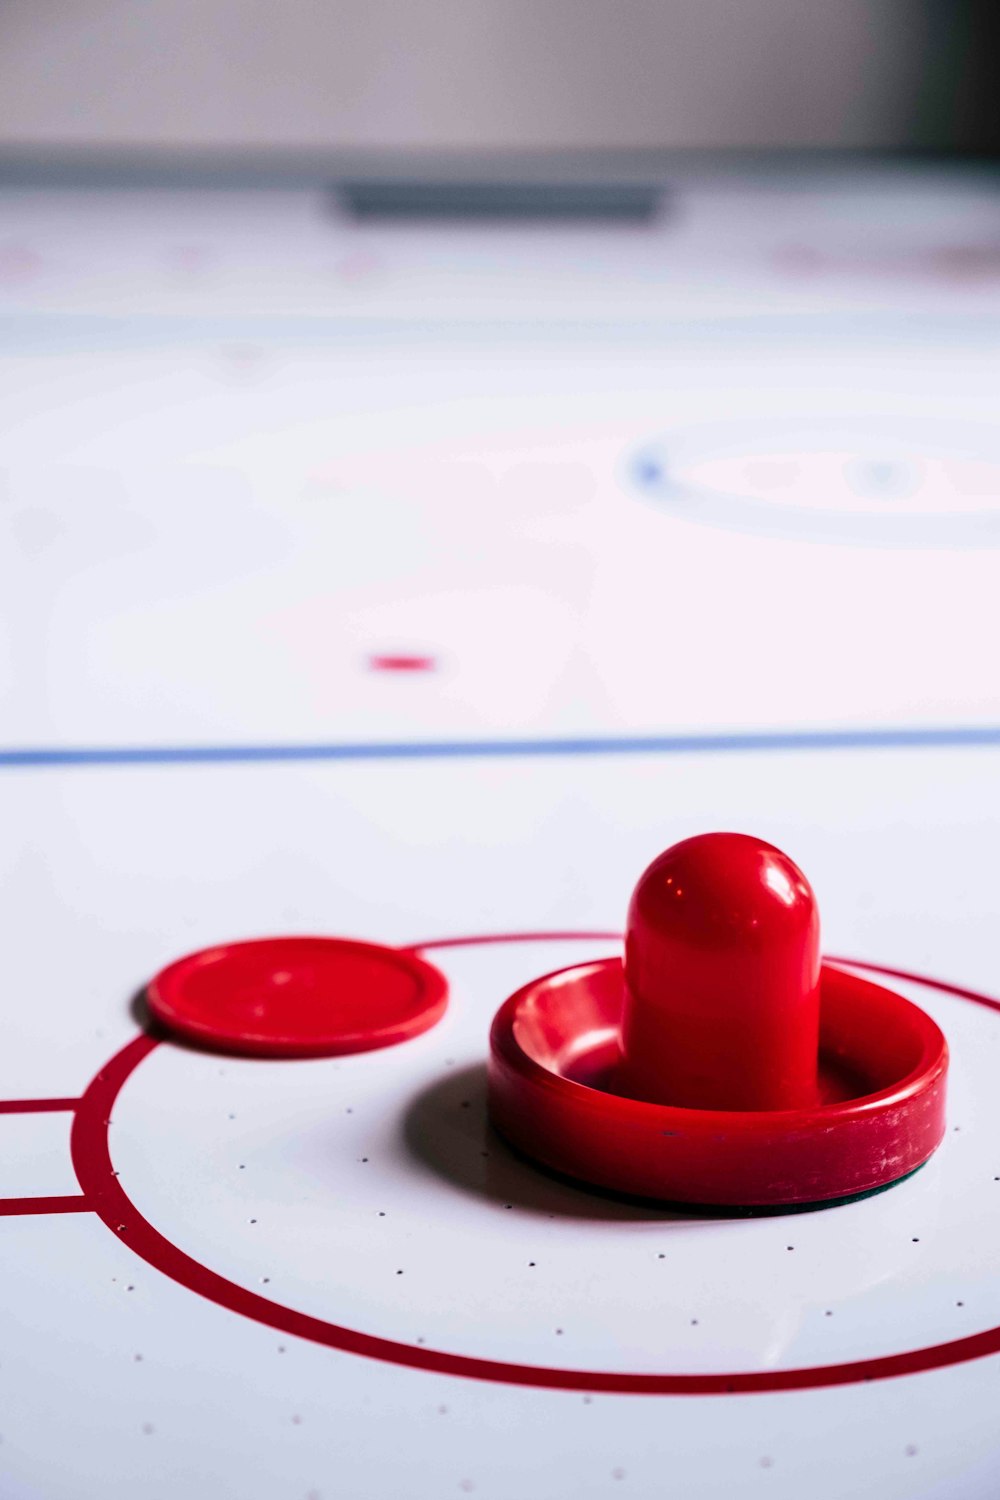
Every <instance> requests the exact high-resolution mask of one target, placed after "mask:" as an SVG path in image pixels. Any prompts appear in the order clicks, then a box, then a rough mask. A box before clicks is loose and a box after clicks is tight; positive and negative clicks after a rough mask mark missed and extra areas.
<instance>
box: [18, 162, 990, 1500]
mask: <svg viewBox="0 0 1000 1500" xmlns="http://www.w3.org/2000/svg"><path fill="white" fill-rule="evenodd" d="M0 212H2V227H0V328H2V330H3V340H2V344H3V347H2V351H0V370H2V397H0V399H2V406H3V421H2V438H0V537H2V540H0V592H2V598H3V610H2V612H0V615H2V617H0V688H2V695H3V705H4V708H3V719H2V741H3V744H2V749H0V801H2V808H3V813H2V822H0V826H2V829H3V836H2V838H0V864H2V868H3V877H4V878H3V884H2V890H3V900H2V903H0V933H2V938H0V955H2V969H3V1005H2V1012H0V1039H2V1042H0V1218H2V1223H0V1265H2V1269H3V1276H2V1284H3V1289H4V1295H3V1298H2V1304H3V1306H2V1312H0V1318H2V1326H3V1334H2V1339H0V1494H2V1495H3V1497H4V1500H81V1497H84V1496H88V1497H89V1496H96V1495H103V1496H123V1497H124V1496H132V1495H139V1494H142V1495H143V1496H146V1497H149V1500H161V1497H162V1500H168V1497H171V1500H172V1497H174V1496H177V1495H181V1494H183V1495H186V1496H190V1497H192V1500H200V1497H203V1496H204V1497H209V1496H211V1497H213V1500H215V1497H223V1496H225V1497H232V1500H279V1497H280V1500H334V1497H343V1496H348V1497H352V1500H384V1497H388V1496H413V1497H423V1496H427V1497H430V1496H434V1497H440V1496H448V1495H462V1494H474V1495H476V1496H480V1497H482V1500H488V1497H498V1500H511V1497H512V1496H519V1497H525V1500H562V1497H571V1496H572V1497H579V1500H585V1497H586V1500H589V1497H597V1496H618V1495H620V1496H623V1497H624V1496H629V1495H631V1496H636V1497H640V1496H641V1497H647V1496H648V1497H652V1496H663V1495H674V1496H678V1497H683V1500H703V1497H715V1496H732V1495H739V1496H743V1495H746V1496H748V1497H750V1496H761V1497H773V1500H778V1497H781V1500H800V1497H802V1496H804V1495H809V1496H811V1497H813V1500H835V1497H837V1500H839V1497H846V1496H849V1495H856V1494H859V1493H861V1492H862V1491H863V1492H865V1493H871V1494H875V1495H879V1496H880V1497H884V1500H890V1497H897V1496H898V1497H903V1496H907V1497H909V1496H914V1497H915V1496H920V1497H927V1500H929V1497H940V1500H945V1497H947V1500H980V1497H983V1500H985V1497H992V1496H995V1495H996V1494H997V1493H998V1491H1000V1425H998V1422H997V1415H996V1414H997V1401H998V1392H1000V1089H998V1087H997V1076H998V1068H1000V1014H998V1011H1000V961H998V957H997V931H998V925H997V924H998V903H1000V876H998V861H997V849H998V846H1000V678H998V672H997V660H998V651H1000V572H998V560H1000V420H998V419H1000V191H998V183H997V180H996V178H995V176H993V175H991V174H990V173H989V172H988V171H986V170H985V169H972V168H961V167H952V168H946V167H943V166H940V165H938V166H917V165H909V166H904V165H900V164H892V163H866V164H860V165H852V164H851V163H850V162H847V163H839V164H834V165H829V166H827V167H825V168H824V169H822V170H821V171H820V170H815V171H810V170H808V169H803V168H801V167H797V168H795V169H794V170H793V169H777V168H773V167H772V168H768V169H766V170H765V169H763V168H753V169H751V168H750V167H747V168H746V169H745V170H743V169H737V170H733V169H732V168H730V169H728V170H726V171H719V172H715V171H713V170H712V168H711V165H710V164H706V163H702V164H701V165H700V166H698V167H697V169H690V170H688V171H687V172H686V173H685V174H682V175H681V177H680V179H679V180H677V181H674V182H672V184H671V187H670V190H669V191H668V192H667V193H666V194H665V195H664V196H663V198H662V201H661V203H660V207H659V209H658V211H656V212H653V213H651V214H648V215H646V216H645V217H643V216H637V217H631V216H628V215H624V216H622V215H619V216H618V217H616V218H605V219H602V218H600V217H597V218H591V219H589V220H586V219H577V218H567V219H564V221H563V222H561V223H559V224H553V223H546V224H542V223H538V222H533V221H530V220H525V219H524V218H521V219H516V220H515V219H504V218H503V217H500V218H494V219H492V220H489V219H485V218H482V219H478V220H475V221H472V220H464V221H463V220H458V221H455V220H453V221H451V222H448V223H444V222H441V221H440V220H436V219H434V218H432V217H427V216H422V215H420V214H414V213H413V212H408V213H406V214H405V215H395V216H393V215H392V214H372V213H358V212H351V211H349V208H348V207H346V206H345V202H344V199H343V198H342V197H338V195H337V194H336V193H331V192H330V191H329V188H328V185H327V184H326V183H324V182H319V181H317V182H315V183H306V182H296V183H291V184H287V183H286V184H284V185H282V184H280V183H279V184H275V183H269V184H266V185H254V184H253V183H249V182H247V181H245V180H244V181H241V182H239V183H231V184H223V183H215V184H206V183H205V182H201V183H200V184H195V185H190V184H188V185H185V184H184V183H183V182H173V183H172V184H171V185H169V186H164V185H162V184H160V185H149V184H148V183H147V184H144V183H142V182H138V181H137V182H132V183H131V184H130V185H127V186H125V185H117V186H116V185H110V184H109V183H108V182H106V181H105V182H96V181H95V182H90V183H87V182H84V181H76V182H68V181H63V182H59V183H54V182H52V181H48V182H46V181H42V180H39V181H32V180H30V179H28V178H25V177H24V176H23V175H22V177H21V178H20V179H19V180H17V181H16V182H15V181H10V182H7V184H6V185H5V186H4V187H3V189H2V191H0ZM719 829H722V830H726V829H733V830H742V831H746V832H750V833H753V834H754V835H756V836H759V837H761V838H763V839H766V840H769V841H771V842H773V843H774V844H775V845H777V846H778V847H779V848H781V849H783V850H785V851H787V853H788V854H789V855H790V856H791V857H792V858H793V859H794V860H795V861H797V863H798V864H799V865H800V866H801V867H802V868H803V869H804V870H806V871H807V872H808V874H809V877H810V879H811V881H812V884H813V886H814V888H815V890H816V892H817V896H818V899H819V902H820V906H821V911H822V920H823V949H824V952H825V953H827V954H830V955H835V956H836V961H837V963H838V964H840V965H841V966H842V967H844V968H845V969H846V970H848V971H849V972H854V973H857V974H859V975H863V976H869V977H879V976H882V977H883V978H885V976H887V975H888V976H891V983H892V984H893V985H894V986H895V987H896V988H897V989H898V990H899V991H900V993H902V994H903V995H904V996H906V997H908V998H910V999H912V1000H914V1001H916V1002H917V1003H918V1004H919V1005H920V1006H921V1007H922V1008H923V1009H924V1010H925V1011H927V1012H928V1013H929V1014H930V1015H931V1016H932V1017H933V1018H934V1019H935V1020H936V1021H937V1022H938V1024H939V1025H940V1027H941V1028H942V1029H943V1031H944V1033H945V1035H946V1036H947V1039H948V1044H949V1047H950V1051H951V1073H950V1082H949V1095H948V1106H947V1128H946V1134H945V1138H944V1141H943V1143H942V1145H941V1148H940V1150H939V1151H938V1152H937V1153H936V1154H935V1155H934V1157H933V1158H932V1160H931V1161H930V1162H929V1163H928V1164H927V1165H926V1166H925V1167H924V1168H923V1169H922V1170H920V1171H919V1172H917V1173H916V1174H915V1175H913V1176H912V1177H910V1178H908V1179H907V1180H906V1181H904V1182H901V1183H900V1184H898V1185H897V1186H895V1187H893V1188H892V1189H891V1190H890V1191H887V1192H885V1193H881V1194H879V1195H877V1196H872V1197H866V1198H863V1199H861V1200H859V1201H855V1202H850V1203H844V1204H840V1205H838V1206H835V1207H832V1208H826V1209H824V1210H822V1211H816V1212H809V1213H794V1214H765V1215H759V1214H754V1215H739V1214H736V1215H730V1214H717V1213H709V1212H706V1211H697V1210H690V1209H689V1210H683V1209H679V1208H677V1207H666V1206H664V1205H663V1204H660V1203H655V1202H649V1201H637V1200H636V1199H634V1198H628V1197H618V1196H615V1195H614V1194H613V1193H611V1194H609V1193H600V1194H598V1193H595V1192H591V1191H589V1190H588V1189H587V1188H586V1187H585V1186H582V1185H579V1184H574V1183H572V1182H567V1181H565V1180H562V1179H559V1178H556V1177H553V1176H550V1175H546V1174H545V1173H542V1172H540V1171H538V1170H537V1169H536V1168H535V1166H533V1165H532V1164H531V1162H529V1161H527V1160H525V1159H524V1158H523V1157H522V1156H520V1155H518V1154H516V1153H515V1152H513V1151H512V1150H511V1149H510V1148H509V1147H508V1146H507V1145H506V1144H505V1142H504V1140H503V1139H502V1138H501V1137H500V1136H498V1135H497V1134H496V1133H495V1132H494V1131H493V1129H492V1128H491V1126H490V1123H489V1120H488V1117H487V1111H486V1057H487V1037H488V1032H489V1027H490V1022H491V1019H492V1017H493V1015H494V1013H495V1012H496V1011H497V1009H498V1007H499V1006H500V1005H501V1004H502V1003H503V1002H504V1000H505V999H506V998H507V997H508V996H510V995H511V994H512V993H513V992H515V991H517V990H518V989H519V988H520V987H521V986H523V985H525V984H526V983H528V982H529V981H530V980H532V979H533V978H534V977H536V976H538V975H541V974H545V973H547V972H549V971H552V970H555V969H558V968H560V967H561V966H564V965H568V964H574V963H579V962H584V961H586V960H590V959H597V958H607V957H613V956H614V955H615V954H616V953H617V952H618V951H619V948H620V935H621V932H622V928H623V923H624V918H625V908H626V904H627V902H628V897H629V893H630V891H631V889H632V887H633V885H634V884H635V881H636V878H637V876H638V875H639V872H640V871H641V870H642V869H643V868H644V866H645V865H647V864H648V863H649V861H650V860H651V859H652V858H653V857H654V856H655V855H656V854H657V853H658V852H659V851H660V850H661V849H664V848H665V847H666V846H667V845H669V844H672V843H674V842H675V841H676V840H678V839H682V838H685V837H687V836H690V835H693V834H697V833H700V832H703V831H706V830H719ZM280 934H300V935H316V936H328V935H332V936H340V937H349V938H354V939H359V940H363V941H366V942H368V943H372V944H378V945H382V946H383V947H385V948H387V949H392V950H397V951H399V952H400V953H401V954H404V955H412V956H414V957H416V958H418V959H420V960H422V961H424V962H425V963H429V964H431V965H433V966H434V968H435V969H436V970H437V971H439V972H440V974H441V975H443V977H444V980H445V981H446V982H447V988H448V1004H447V1008H446V1009H445V1010H444V1013H443V1015H441V1017H440V1019H438V1020H437V1021H436V1024H434V1025H433V1026H429V1027H428V1029H426V1030H424V1031H423V1032H422V1033H421V1034H420V1035H414V1036H411V1037H410V1038H409V1039H407V1040H403V1041H400V1042H399V1044H398V1045H393V1046H385V1047H382V1048H379V1049H376V1050H368V1051H364V1052H357V1053H349V1054H348V1055H342V1056H322V1057H313V1058H298V1057H282V1058H277V1057H270V1058H262V1057H249V1056H239V1055H234V1054H233V1052H232V1051H231V1050H229V1049H225V1048H223V1049H213V1048H212V1047H205V1046H203V1047H194V1046H188V1045H185V1044H184V1043H183V1041H182V1040H181V1039H179V1038H178V1037H176V1036H173V1035H171V1034H170V1033H169V1032H166V1033H165V1032H163V1031H162V1030H161V1029H159V1028H158V1027H157V1026H156V1025H154V1024H153V1023H152V1022H151V1019H150V1014H149V1008H148V1004H147V1000H146V998H145V992H146V987H147V985H148V984H149V981H150V979H151V978H152V976H153V975H154V974H156V973H157V972H158V971H160V970H162V969H163V967H164V966H165V965H167V964H169V963H170V962H171V961H173V960H175V959H177V958H178V957H180V956H181V955H183V954H185V953H188V952H190V951H192V950H198V949H205V948H211V947H212V946H213V945H218V944H221V943H225V942H228V941H231V940H235V939H245V938H256V937H263V936H274V935H280Z"/></svg>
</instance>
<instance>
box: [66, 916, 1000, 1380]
mask: <svg viewBox="0 0 1000 1500" xmlns="http://www.w3.org/2000/svg"><path fill="white" fill-rule="evenodd" d="M619 936H620V934H619V933H610V934H609V933H594V932H585V933H579V932H578V933H568V932H563V933H528V932H521V933H509V934H505V935H499V934H495V933H493V934H486V935H483V936H479V937H467V938H439V939H437V940H435V941H433V942H425V943H414V944H412V945H411V946H412V949H413V950H414V951H417V950H422V949H426V948H458V947H471V946H473V945H474V944H479V943H482V944H488V943H498V942H543V941H551V940H553V939H557V938H565V939H569V938H574V937H575V938H577V939H579V940H580V941H583V942H587V941H595V940H596V941H604V940H605V939H607V938H611V939H616V938H618V937H619ZM835 961H836V962H838V963H842V964H848V965H850V966H851V967H852V968H858V969H871V970H873V971H874V972H876V973H885V974H894V975H895V976H896V977H898V978H901V979H909V980H913V981H914V982H916V983H920V984H925V985H928V986H929V987H931V988H933V989H937V990H940V991H942V992H944V993H945V994H949V995H955V996H957V997H958V998H959V999H962V1000H970V1001H972V1002H973V1003H974V1004H977V1005H985V1006H988V1007H989V1008H990V1009H991V1010H1000V1001H998V1000H994V999H992V998H991V997H990V996H987V995H982V994H979V993H978V992H977V991H975V990H967V989H962V988H960V987H959V986H957V985H951V984H945V983H944V982H943V981H941V980H932V979H925V978H924V977H923V976H921V975H919V974H913V973H910V972H909V971H905V970H902V969H888V968H884V967H880V966H879V965H877V964H868V963H862V962H861V961H860V960H857V959H846V958H841V959H837V960H835ZM159 1045H160V1040H159V1038H157V1037H155V1036H148V1035H141V1036H138V1037H136V1038H135V1040H134V1041H132V1042H129V1043H128V1044H127V1045H126V1046H125V1047H123V1048H122V1050H121V1051H120V1052H118V1053H117V1054H116V1055H115V1056H114V1057H113V1058H112V1059H111V1060H110V1062H108V1063H106V1064H105V1066H104V1067H103V1068H102V1069H101V1071H100V1072H99V1073H98V1074H97V1077H96V1078H95V1079H94V1080H93V1082H92V1083H91V1084H90V1085H89V1086H88V1088H87V1090H86V1092H85V1093H84V1095H83V1098H82V1099H81V1101H80V1107H79V1109H78V1110H77V1113H76V1117H75V1119H74V1121H73V1128H72V1133H71V1138H70V1150H71V1153H72V1157H73V1166H74V1168H75V1170H76V1174H77V1177H78V1178H79V1181H80V1186H81V1187H82V1188H83V1190H84V1193H85V1195H86V1201H87V1203H88V1204H89V1206H90V1207H91V1208H93V1210H94V1211H95V1212H96V1213H97V1214H98V1215H99V1217H100V1218H101V1220H102V1221H103V1222H104V1223H105V1224H106V1225H107V1226H108V1228H109V1229H110V1230H111V1231H112V1233H113V1234H115V1235H116V1236H117V1237H118V1238H119V1239H121V1240H122V1241H123V1242H124V1243H125V1244H126V1245H129V1246H131V1248H132V1249H133V1250H134V1251H135V1253H136V1254H137V1255H138V1256H140V1257H141V1258H142V1259H143V1260H145V1261H146V1262H147V1263H148V1264H149V1265H151V1266H153V1267H154V1268H155V1269H156V1270H159V1271H160V1272H162V1273H163V1275H165V1276H169V1277H170V1278H171V1279H172V1280H173V1281H176V1282H178V1283H179V1285H181V1286H185V1287H187V1288H188V1289H189V1291H193V1292H195V1293H197V1294H198V1295H199V1296H202V1297H206V1298H207V1299H208V1300H209V1301H211V1302H215V1303H216V1304H217V1305H218V1306H220V1307H225V1308H228V1309H229V1310H230V1311H231V1312H235V1313H239V1314H241V1315H242V1316H244V1317H248V1318H253V1319H254V1321H255V1322H258V1323H262V1324H264V1325H265V1326H266V1327H268V1328H274V1329H276V1330H279V1331H280V1332H282V1333H288V1334H292V1335H295V1336H297V1337H299V1338H305V1339H309V1340H311V1341H312V1342H313V1343H317V1344H323V1345H325V1346H326V1347H327V1348H331V1349H340V1350H342V1351H343V1352H345V1353H348V1354H358V1355H362V1356H363V1357H365V1358H368V1359H377V1360H382V1361H384V1362H386V1363H389V1364H395V1365H403V1366H407V1367H409V1368H411V1369H420V1370H429V1371H433V1372H434V1373H436V1374H440V1375H453V1376H456V1377H462V1378H464V1379H469V1380H487V1381H493V1382H497V1383H500V1384H505V1385H521V1386H529V1387H541V1388H547V1389H555V1390H574V1391H607V1392H618V1393H622V1394H628V1395H645V1396H666V1395H677V1396H680V1395H685V1396H713V1395H734V1394H738V1393H739V1394H745V1393H751V1392H764V1391H768V1392H769V1391H787V1390H810V1389H816V1388H821V1387H826V1386H838V1385H853V1384H856V1383H858V1382H860V1381H872V1380H886V1379H891V1378H894V1377H898V1376H901V1375H915V1374H918V1373H920V1372H922V1371H926V1370H934V1369H940V1368H943V1367H945V1366H947V1365H954V1364H961V1363H964V1362H965V1361H966V1360H971V1359H981V1358H983V1357H984V1356H986V1355H990V1354H997V1353H1000V1327H997V1328H989V1329H985V1330H984V1331H983V1332H981V1333H976V1334H971V1335H969V1336H968V1337H967V1338H962V1339H954V1340H952V1341H950V1342H949V1343H944V1344H935V1345H932V1346H931V1347H930V1348H925V1349H910V1350H906V1351H905V1352H904V1353H902V1354H892V1355H886V1356H881V1357H875V1358H872V1359H864V1360H851V1361H849V1362H847V1363H844V1364H839V1365H816V1366H811V1367H807V1368H805V1369H788V1370H749V1371H736V1372H734V1373H732V1374H724V1373H722V1374H704V1375H694V1374H669V1373H664V1374H641V1375H640V1374H628V1373H618V1372H615V1371H599V1370H566V1369H558V1368H551V1367H548V1366H541V1365H519V1364H511V1363H507V1362H505V1361H502V1360H491V1359H478V1358H475V1357H473V1356H470V1355H464V1354H452V1353H449V1352H447V1351H445V1350H437V1349H428V1348H426V1347H425V1346H413V1345H409V1344H402V1343H398V1342H396V1341H395V1340H392V1339H384V1338H378V1337H375V1336H374V1335H372V1334H367V1333H361V1332H359V1331H358V1330H356V1329H352V1328H344V1327H341V1326H340V1325H338V1324H336V1323H328V1322H326V1321H324V1320H323V1319H322V1318H314V1317H311V1316H310V1315H309V1314H307V1313H301V1312H297V1311H295V1309H293V1308H290V1307H283V1306H282V1305H281V1304H280V1303H277V1302H271V1301H269V1300H268V1298H266V1297H261V1296H258V1294H257V1293H256V1292H251V1291H248V1290H247V1288H246V1287H242V1286H239V1285H237V1284H236V1283H235V1282H232V1281H228V1280H227V1279H226V1278H225V1277H224V1276H220V1275H219V1274H218V1273H217V1272H215V1271H212V1270H210V1269H209V1268H208V1267H207V1266H204V1265H202V1264H201V1263H200V1262H198V1261H196V1260H194V1259H192V1257H191V1256H189V1255H186V1254H185V1252H184V1251H183V1250H181V1249H179V1248H178V1246H176V1245H174V1244H172V1243H171V1241H170V1240H168V1239H166V1238H165V1237H164V1236H163V1235H162V1234H160V1232H159V1230H157V1229H154V1228H153V1226H152V1224H150V1223H149V1222H148V1220H147V1219H145V1218H144V1217H143V1216H142V1214H141V1213H140V1212H139V1210H138V1209H137V1208H136V1206H135V1205H134V1204H133V1203H132V1201H131V1199H130V1198H129V1196H128V1194H127V1193H126V1192H125V1190H124V1188H123V1187H122V1185H121V1182H120V1181H119V1179H118V1178H117V1177H115V1175H114V1170H113V1168H112V1164H111V1153H110V1149H109V1145H108V1130H107V1121H108V1119H109V1118H110V1116H111V1112H112V1107H113V1105H114V1102H115V1100H116V1099H117V1097H118V1094H119V1092H120V1091H121V1088H122V1086H123V1085H124V1084H125V1082H126V1080H127V1079H128V1078H129V1077H130V1076H131V1074H132V1073H133V1072H134V1070H135V1069H136V1068H137V1067H138V1066H139V1064H140V1063H141V1062H142V1061H143V1059H144V1058H146V1057H148V1056H149V1054H150V1053H151V1052H152V1051H153V1050H154V1048H155V1047H157V1046H159Z"/></svg>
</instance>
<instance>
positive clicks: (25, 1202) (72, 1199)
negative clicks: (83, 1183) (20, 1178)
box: [0, 1193, 93, 1218]
mask: <svg viewBox="0 0 1000 1500" xmlns="http://www.w3.org/2000/svg"><path fill="white" fill-rule="evenodd" d="M92 1211H93V1210H92V1205H91V1204H90V1203H89V1202H88V1200H87V1198H86V1197H83V1196H81V1195H80V1194H78V1193H76V1194H73V1195H72V1196H67V1197H65V1198H0V1218H11V1217H13V1216H14V1215H15V1214H83V1213H91V1212H92Z"/></svg>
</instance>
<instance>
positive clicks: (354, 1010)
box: [146, 937, 448, 1057]
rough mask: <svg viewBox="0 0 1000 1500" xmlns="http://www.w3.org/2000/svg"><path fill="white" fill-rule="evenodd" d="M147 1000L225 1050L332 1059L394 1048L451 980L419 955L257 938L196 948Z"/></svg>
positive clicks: (161, 977)
mask: <svg viewBox="0 0 1000 1500" xmlns="http://www.w3.org/2000/svg"><path fill="white" fill-rule="evenodd" d="M146 995H147V999H148V1002H149V1008H150V1010H151V1011H152V1013H153V1015H154V1016H155V1017H156V1019H157V1020H158V1021H160V1022H161V1023H162V1024H163V1025H164V1026H166V1027H167V1028H168V1029H169V1030H170V1031H173V1032H175V1033H176V1034H177V1035H179V1036H181V1037H184V1038H186V1039H187V1040H189V1041H192V1042H197V1043H198V1044H199V1045H201V1046H204V1047H210V1048H212V1049H214V1050H217V1051H224V1052H238V1053H246V1054H250V1055H254V1056H259V1057H332V1056H337V1055H339V1054H342V1053H350V1052H368V1051H371V1050H372V1049H374V1048H377V1047H390V1046H392V1045H394V1044H395V1043H396V1042H403V1041H406V1040H408V1039H409V1038H410V1037H414V1036H418V1035H419V1034H420V1033H421V1032H423V1031H427V1030H429V1028H430V1027H431V1026H433V1025H434V1024H435V1022H436V1021H438V1020H440V1018H441V1016H442V1015H443V1014H444V1011H445V1008H446V1006H447V1003H448V985H447V981H446V980H445V977H444V975H443V974H442V973H441V972H440V970H439V969H436V968H435V967H434V965H433V964H429V963H427V961H426V960H425V959H422V958H418V957H417V956H416V954H414V953H409V952H402V951H400V950H399V949H397V948H383V947H380V946H379V945H378V944H375V943H361V942H355V941H354V940H353V939H349V938H328V937H286V938H258V939H256V940H253V941H250V942H243V943H228V944H224V945H221V946H219V947H215V948H204V949H202V950H201V951H200V952H198V953H191V954H188V955H187V957H185V958H181V959H178V960H177V962H176V963H172V964H170V965H169V967H167V968H165V969H162V970H161V971H160V973H159V974H157V975H156V977H155V978H154V979H152V980H151V981H150V983H149V985H148V987H147V991H146Z"/></svg>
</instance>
